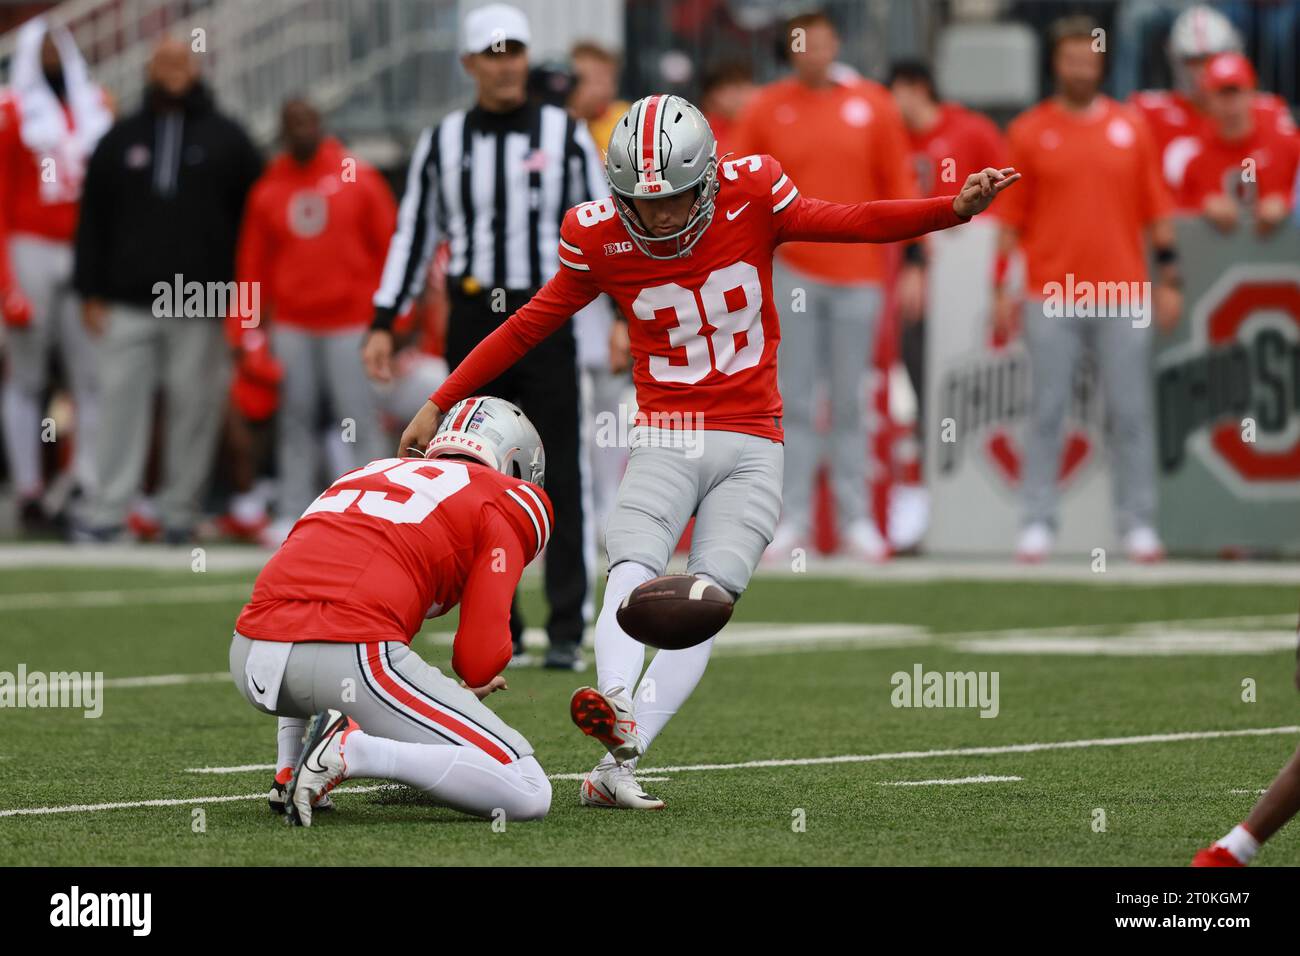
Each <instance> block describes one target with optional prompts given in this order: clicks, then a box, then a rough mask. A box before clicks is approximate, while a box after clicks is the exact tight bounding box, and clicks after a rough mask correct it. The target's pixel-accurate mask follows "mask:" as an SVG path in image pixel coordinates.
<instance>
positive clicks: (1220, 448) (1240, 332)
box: [1156, 264, 1300, 499]
mask: <svg viewBox="0 0 1300 956" xmlns="http://www.w3.org/2000/svg"><path fill="white" fill-rule="evenodd" d="M1189 328H1190V335H1189V337H1188V340H1187V341H1186V342H1184V343H1182V344H1181V345H1179V346H1176V347H1174V348H1171V349H1170V350H1169V351H1168V352H1166V353H1165V354H1164V355H1162V356H1160V358H1159V359H1158V360H1157V363H1156V365H1157V373H1156V409H1157V414H1158V416H1159V424H1160V427H1159V435H1160V449H1159V450H1160V467H1161V469H1162V470H1163V471H1164V472H1165V473H1166V474H1173V473H1177V472H1180V471H1181V470H1182V469H1183V468H1184V467H1185V466H1186V464H1187V461H1188V456H1189V453H1190V455H1191V456H1193V457H1195V458H1196V459H1197V460H1199V461H1200V462H1201V463H1202V464H1203V465H1204V466H1205V467H1206V468H1207V469H1208V470H1209V471H1210V472H1211V473H1212V474H1213V475H1214V476H1215V477H1216V479H1217V480H1218V481H1219V482H1221V483H1222V484H1223V485H1224V486H1225V487H1227V488H1228V489H1229V490H1231V491H1232V492H1233V493H1234V494H1235V495H1237V496H1238V497H1241V498H1257V499H1258V498H1268V499H1276V498H1289V499H1297V498H1300V266H1295V265H1289V264H1288V265H1281V264H1278V265H1247V264H1242V265H1237V266H1234V267H1232V268H1230V269H1228V270H1227V271H1226V272H1224V274H1223V275H1222V276H1221V277H1220V279H1219V280H1218V281H1217V282H1215V283H1214V284H1213V285H1212V286H1211V287H1210V288H1209V289H1208V290H1207V291H1206V293H1205V294H1204V295H1202V296H1201V297H1200V299H1198V300H1197V303H1196V305H1195V307H1194V308H1193V310H1192V313H1191V317H1190V323H1189ZM1245 419H1250V420H1251V422H1252V423H1253V427H1251V428H1245V427H1243V424H1242V423H1243V421H1244V420H1245Z"/></svg>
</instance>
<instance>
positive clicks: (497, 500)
mask: <svg viewBox="0 0 1300 956" xmlns="http://www.w3.org/2000/svg"><path fill="white" fill-rule="evenodd" d="M452 412H453V414H451V415H449V416H448V417H447V418H446V420H445V421H443V423H442V427H441V428H439V429H438V432H437V434H436V435H435V436H431V441H429V442H428V443H427V449H426V452H425V455H424V456H423V457H406V458H387V459H381V460H379V461H373V462H371V463H370V464H368V465H366V466H365V467H364V468H358V469H356V470H354V471H350V472H348V473H347V474H345V475H344V476H343V477H342V478H340V479H339V480H338V481H336V482H334V484H333V485H331V486H330V487H329V488H328V489H327V490H326V491H325V492H324V494H322V495H321V496H320V497H319V498H317V499H316V500H315V501H314V502H313V503H312V504H311V505H310V506H309V507H308V508H307V510H306V511H304V512H303V515H302V517H301V518H299V519H298V522H297V524H295V525H294V526H293V530H292V531H291V532H290V534H289V537H288V539H287V540H286V541H285V542H284V544H283V545H281V547H280V549H279V550H278V551H277V552H276V553H275V555H274V557H272V558H271V560H270V561H269V562H267V564H266V567H264V568H263V569H262V573H261V574H259V575H258V578H257V583H256V584H255V585H254V586H253V596H252V600H251V601H250V602H249V603H248V604H247V605H246V606H245V607H244V610H243V612H242V613H241V614H240V615H239V619H238V621H237V622H236V624H235V636H234V640H233V641H232V642H231V645H230V673H231V676H232V677H233V678H234V680H235V683H236V685H238V687H239V689H240V691H241V692H242V693H243V695H244V697H245V698H246V699H247V700H248V702H249V703H250V704H252V705H253V706H254V707H255V708H257V709H258V710H260V711H262V712H263V713H266V714H275V715H276V716H278V717H279V718H280V721H279V731H278V734H277V749H278V755H277V761H276V767H277V770H278V771H279V773H277V776H276V782H277V785H278V788H282V789H283V791H284V795H283V797H282V798H281V799H280V800H279V801H277V799H276V797H277V791H276V790H273V791H272V795H271V796H272V807H273V808H274V807H275V805H276V803H277V802H280V803H282V805H283V807H284V809H285V811H286V813H287V815H288V817H289V820H290V822H291V823H300V824H302V825H303V826H310V825H311V820H312V810H313V807H314V808H316V809H320V808H321V805H322V804H321V802H322V800H325V799H327V798H326V794H328V793H329V791H330V790H331V789H332V788H333V787H334V786H335V785H336V784H337V783H338V782H339V781H340V780H345V779H348V778H351V777H375V778H379V779H381V780H395V781H398V782H400V783H404V784H407V785H408V786H411V787H414V788H415V789H417V790H423V791H424V792H425V793H428V794H430V795H431V796H432V797H433V798H434V799H435V800H437V801H438V802H439V803H441V804H444V805H446V806H449V807H453V808H454V809H457V810H461V811H464V812H465V813H470V814H474V815H476V816H484V817H490V816H493V815H494V814H501V813H504V814H505V817H506V818H507V819H509V820H536V819H540V818H541V817H544V816H545V815H546V812H547V810H548V809H549V808H550V805H551V784H550V781H548V780H547V779H546V775H545V773H543V772H542V768H541V766H540V765H539V764H538V763H537V760H536V759H535V758H534V757H533V748H532V747H531V746H529V743H528V741H527V740H525V739H524V738H523V736H522V735H521V734H519V733H518V732H517V731H515V730H513V729H512V728H510V727H508V726H506V724H505V722H504V721H502V720H501V718H499V717H498V716H497V715H496V714H494V713H493V712H492V711H491V710H489V709H488V708H487V707H486V706H484V704H483V703H482V702H481V701H482V698H484V697H486V696H487V695H488V694H490V693H492V692H493V691H496V690H504V689H505V686H506V685H505V681H504V680H502V678H501V677H500V673H501V671H502V670H504V669H505V666H506V664H507V663H509V661H510V652H511V643H510V626H509V625H510V599H511V596H512V595H513V594H514V591H515V586H516V585H517V584H518V582H519V576H520V574H521V572H522V571H523V569H524V566H525V565H527V564H528V562H530V561H531V560H532V559H533V558H535V557H536V556H537V555H538V554H539V553H540V552H541V550H542V548H543V547H544V546H545V545H546V540H547V538H548V537H549V536H550V533H551V528H552V526H553V521H554V515H553V512H552V510H551V503H550V501H549V500H548V499H547V497H546V493H545V492H544V491H542V488H541V485H542V480H543V477H544V472H545V462H546V459H545V455H544V452H543V450H542V443H541V440H540V439H539V438H538V435H537V431H536V429H535V428H533V425H532V423H531V422H529V421H528V419H527V418H526V417H525V416H524V414H523V412H521V411H520V410H519V409H518V408H516V407H515V406H514V405H512V404H511V403H510V402H507V401H504V400H503V399H499V398H482V397H475V398H470V399H467V400H466V401H464V402H461V403H460V404H459V405H457V406H456V407H455V408H454V409H452ZM420 447H421V448H425V445H421V446H420ZM458 603H459V604H460V605H461V612H460V626H459V628H458V629H457V631H456V638H455V642H454V644H453V646H452V658H451V666H452V669H453V670H455V672H456V673H457V674H458V675H459V676H460V677H461V678H463V680H464V683H458V682H456V681H455V680H452V679H451V678H450V677H446V676H444V675H443V674H442V673H441V672H440V671H439V670H438V669H437V668H436V667H432V666H430V665H429V664H427V663H425V662H424V661H423V660H422V659H421V658H420V656H419V655H418V654H416V653H415V652H414V651H413V650H411V647H410V643H411V638H412V637H414V636H415V634H416V633H417V632H418V631H419V630H420V627H421V625H422V624H423V622H424V619H425V618H431V617H437V616H438V615H441V614H445V613H446V612H447V611H449V610H450V609H451V608H453V607H455V606H456V605H457V604H458ZM313 715H315V716H313ZM308 718H310V723H309V722H308ZM304 728H305V734H304Z"/></svg>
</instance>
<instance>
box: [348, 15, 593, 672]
mask: <svg viewBox="0 0 1300 956" xmlns="http://www.w3.org/2000/svg"><path fill="white" fill-rule="evenodd" d="M529 41H530V31H529V25H528V20H527V18H526V17H525V16H524V14H523V13H522V12H521V11H520V10H518V9H517V8H515V7H512V6H509V5H507V4H500V3H496V4H490V5H488V6H485V7H479V8H476V9H474V10H471V11H470V12H469V13H467V14H466V15H465V19H464V24H463V30H462V46H461V50H462V57H461V62H462V64H463V66H464V68H465V70H466V72H467V73H468V74H469V75H470V77H471V78H472V79H473V81H474V86H475V105H474V106H473V107H471V108H470V109H468V110H466V109H458V110H453V111H452V112H450V113H448V114H447V115H446V116H445V117H443V119H442V120H441V121H440V122H439V123H438V124H437V125H436V126H434V127H433V128H432V129H429V130H426V131H425V132H424V133H423V134H422V135H421V137H420V140H419V143H418V144H417V146H416V149H415V153H414V155H413V156H412V157H411V164H410V168H409V171H408V174H407V181H406V191H405V193H404V195H403V196H402V202H401V206H400V209H399V214H398V222H397V229H396V231H395V232H394V233H393V236H392V239H391V241H390V243H389V247H388V258H387V261H386V262H385V265H384V272H383V278H382V279H381V281H380V283H379V287H378V289H377V291H376V292H375V295H374V305H375V310H374V312H375V315H374V319H373V320H372V322H371V330H370V334H369V335H368V336H367V338H366V344H365V348H364V353H363V354H364V359H365V362H366V367H367V369H368V370H369V372H370V374H371V376H372V378H375V379H378V380H380V381H387V380H390V379H391V376H392V354H393V334H392V327H393V323H394V321H395V319H396V317H397V316H398V315H399V314H400V313H402V312H404V311H405V310H406V308H407V306H408V304H409V303H410V301H411V299H412V297H413V296H415V295H416V294H418V293H419V292H420V290H421V289H422V287H423V285H424V283H425V280H426V276H427V270H428V265H429V260H430V258H431V257H432V256H433V252H434V249H435V247H436V245H437V240H438V239H439V238H440V237H442V236H445V237H447V238H448V240H449V241H450V244H451V260H450V262H449V263H448V270H447V274H448V276H449V281H448V296H449V299H450V305H451V309H450V313H449V316H448V320H447V364H448V366H449V367H450V368H451V369H453V370H454V369H455V367H456V365H457V364H458V363H459V362H460V361H461V360H462V359H464V358H465V356H466V355H468V354H469V352H470V350H472V349H473V348H474V346H476V345H477V344H478V343H479V342H481V341H482V340H483V339H484V338H486V337H487V336H488V335H490V334H491V333H492V332H493V331H494V330H495V329H496V328H497V326H499V325H500V324H501V323H503V322H504V321H505V320H506V319H508V318H509V317H510V315H511V314H512V313H513V312H514V311H515V310H516V309H518V308H519V307H520V306H522V305H523V304H524V303H525V302H527V301H528V299H529V298H530V297H531V296H532V295H533V293H534V292H535V291H536V290H537V289H539V288H541V286H542V284H543V283H545V282H546V280H547V279H549V278H550V276H552V275H554V274H555V270H556V269H557V268H558V267H559V258H558V249H559V242H560V223H561V221H562V220H563V217H564V214H565V212H566V211H567V210H568V209H569V208H570V207H571V206H574V205H576V204H578V203H581V202H585V201H588V200H590V199H593V198H597V197H600V196H605V195H607V194H608V193H607V189H606V185H605V175H604V166H603V164H602V163H601V160H600V153H599V151H598V150H597V149H596V146H595V144H594V143H593V142H592V140H591V136H590V134H589V133H588V132H587V129H586V125H585V124H584V123H580V122H577V121H576V120H575V119H574V118H573V117H571V116H569V115H568V114H567V113H566V112H565V110H564V109H562V108H560V107H557V106H553V105H550V104H547V103H542V102H538V101H533V102H530V101H529V99H528V95H527V79H528V44H529ZM580 387H581V386H580V379H579V370H578V361H577V349H576V345H575V341H574V333H573V326H572V323H569V324H568V325H567V326H566V327H565V328H563V329H561V330H560V331H559V332H557V333H556V334H554V335H552V336H551V337H550V338H549V339H547V340H546V341H545V342H544V343H543V344H541V345H540V346H538V347H537V348H535V349H533V351H531V352H530V353H528V355H527V356H526V357H525V358H524V359H523V360H522V361H520V362H519V363H518V364H516V365H515V366H513V367H512V368H511V369H510V371H509V372H507V373H506V374H505V375H503V376H502V377H501V378H500V379H498V380H497V381H495V382H492V383H490V384H489V385H487V386H485V387H484V390H483V391H484V394H491V395H497V396H500V397H502V398H506V399H509V400H510V401H512V402H514V403H515V404H517V405H519V406H520V407H521V408H522V409H523V410H524V412H525V414H527V415H528V417H529V419H530V420H531V421H532V422H533V424H534V425H535V426H536V427H537V430H538V432H539V433H540V434H541V437H542V441H543V443H544V445H545V447H546V491H547V493H548V494H549V495H550V497H551V501H552V503H553V504H554V506H555V515H556V527H555V531H554V534H553V536H552V538H551V541H550V544H549V545H548V546H547V550H546V569H545V583H546V598H547V602H548V603H549V605H550V609H551V614H550V619H549V621H548V622H547V633H548V637H549V639H550V648H549V650H548V651H547V655H546V661H545V663H546V666H548V667H554V668H560V669H570V670H576V669H581V668H582V667H583V666H584V664H583V661H582V657H581V651H580V648H581V642H582V637H583V631H584V629H585V627H586V624H587V621H588V620H590V618H591V611H592V607H591V588H590V581H591V576H592V574H593V573H594V569H595V540H594V536H593V535H592V533H591V532H592V529H591V527H590V521H589V520H587V519H586V516H585V513H586V511H587V510H588V508H587V507H584V505H586V504H587V502H584V498H585V497H587V498H589V495H590V491H589V489H590V485H589V482H590V477H589V475H587V474H586V471H587V467H586V463H585V461H584V454H583V450H582V435H581V420H580V415H581V398H580ZM510 629H511V636H512V638H513V639H514V647H515V653H516V656H517V657H518V658H519V660H520V662H523V661H525V660H526V658H525V657H524V653H523V629H524V622H523V618H522V616H521V614H520V613H519V604H518V600H517V599H516V601H515V602H514V604H513V606H512V608H511V614H510Z"/></svg>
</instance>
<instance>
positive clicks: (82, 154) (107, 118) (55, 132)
mask: <svg viewBox="0 0 1300 956" xmlns="http://www.w3.org/2000/svg"><path fill="white" fill-rule="evenodd" d="M47 32H48V33H49V34H50V36H51V37H52V38H53V40H54V45H55V47H57V48H58V51H59V60H60V61H61V62H62V64H63V80H64V85H65V88H66V91H67V93H66V95H67V101H68V108H69V110H70V111H71V113H72V119H73V125H72V128H69V125H68V118H67V116H66V115H65V114H64V112H63V106H62V104H61V103H60V102H59V98H58V97H57V96H55V95H54V90H52V89H51V88H50V84H49V82H48V81H47V80H46V79H45V72H44V71H43V70H42V69H41V44H42V43H43V41H44V40H45V35H46V33H47ZM10 83H11V85H12V87H13V92H14V96H15V97H16V98H17V100H18V114H19V118H20V123H21V129H20V135H21V137H22V141H23V144H24V145H25V146H26V147H27V148H28V149H30V150H31V151H32V152H33V153H35V154H37V156H38V157H40V158H41V159H44V158H46V157H49V158H51V159H53V160H54V171H55V175H54V176H53V177H47V176H42V177H41V198H42V199H43V200H44V201H45V202H67V201H70V200H75V199H77V198H78V197H79V195H80V192H81V182H82V179H83V178H84V177H85V169H86V163H87V162H88V161H89V160H90V154H91V153H92V152H94V150H95V144H96V143H98V142H99V139H100V137H101V136H103V135H104V133H106V132H107V131H108V128H109V127H110V126H112V125H113V114H112V113H111V112H110V111H109V109H108V105H107V104H106V103H105V102H104V91H103V90H102V89H100V88H99V86H97V85H96V84H95V83H94V82H92V81H91V79H90V71H89V70H88V69H87V67H86V61H85V60H84V59H83V58H82V56H81V51H80V50H78V49H77V44H76V42H75V41H74V40H73V39H72V34H71V33H69V32H68V31H67V29H65V28H64V27H53V28H51V27H50V26H49V23H48V22H47V21H46V19H45V17H43V16H41V17H36V18H34V19H32V20H29V21H28V22H27V23H25V24H23V26H22V27H21V28H20V29H19V30H18V39H17V43H16V45H15V49H14V59H13V67H12V69H11V71H10ZM47 180H50V181H47Z"/></svg>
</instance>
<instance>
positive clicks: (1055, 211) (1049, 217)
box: [996, 96, 1173, 296]
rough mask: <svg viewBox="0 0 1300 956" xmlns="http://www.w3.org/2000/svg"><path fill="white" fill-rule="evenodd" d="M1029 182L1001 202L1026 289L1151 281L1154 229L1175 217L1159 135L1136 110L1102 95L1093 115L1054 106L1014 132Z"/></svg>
mask: <svg viewBox="0 0 1300 956" xmlns="http://www.w3.org/2000/svg"><path fill="white" fill-rule="evenodd" d="M1007 140H1008V145H1009V148H1010V152H1011V163H1010V165H1012V166H1015V167H1016V169H1017V170H1018V171H1019V172H1021V173H1023V174H1024V177H1025V178H1024V179H1023V180H1022V181H1021V182H1020V183H1018V184H1017V185H1016V187H1015V188H1014V189H1012V190H1010V191H1009V192H1008V193H1007V194H1006V196H1004V197H1002V199H1000V200H999V201H998V209H997V213H996V215H997V217H998V218H999V219H1000V220H1001V221H1002V222H1003V223H1005V224H1007V225H1008V226H1010V227H1011V228H1013V229H1015V230H1016V231H1017V232H1018V233H1019V234H1020V245H1021V248H1023V249H1024V253H1025V265H1026V269H1027V275H1026V277H1025V288H1026V290H1028V291H1030V292H1031V294H1033V295H1035V296H1041V295H1045V294H1046V293H1047V286H1048V285H1049V284H1053V283H1064V282H1069V281H1071V280H1070V279H1069V278H1068V277H1069V276H1073V280H1072V281H1075V282H1085V281H1086V282H1092V283H1101V282H1135V281H1140V280H1144V279H1146V277H1147V254H1146V242H1145V230H1146V229H1147V227H1148V226H1150V225H1151V224H1152V223H1153V222H1155V221H1156V220H1158V219H1163V218H1164V217H1166V216H1168V215H1169V214H1170V213H1171V212H1172V211H1173V199H1172V197H1171V196H1170V195H1169V190H1168V188H1167V187H1166V186H1165V183H1164V181H1163V180H1162V179H1161V178H1160V168H1159V164H1158V163H1157V160H1156V153H1155V147H1154V145H1153V143H1152V140H1151V133H1150V131H1149V130H1148V129H1147V128H1146V125H1145V124H1144V123H1143V122H1142V120H1141V119H1139V118H1138V116H1137V114H1136V113H1134V112H1133V111H1132V110H1131V109H1129V108H1128V107H1127V106H1123V105H1121V104H1119V103H1116V102H1115V101H1114V100H1111V99H1109V98H1108V97H1105V96H1098V97H1097V98H1096V100H1095V101H1094V102H1093V104H1092V105H1091V106H1090V107H1089V108H1088V109H1086V110H1084V111H1083V112H1074V111H1071V110H1067V109H1065V108H1064V107H1063V106H1062V105H1061V104H1060V103H1059V102H1058V101H1057V100H1055V99H1048V100H1044V101H1043V102H1041V103H1039V104H1038V105H1037V106H1034V107H1031V108H1030V109H1028V110H1026V111H1025V112H1024V113H1022V114H1020V116H1018V117H1016V119H1015V120H1014V121H1013V122H1012V123H1011V126H1010V127H1009V128H1008V130H1007Z"/></svg>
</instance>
